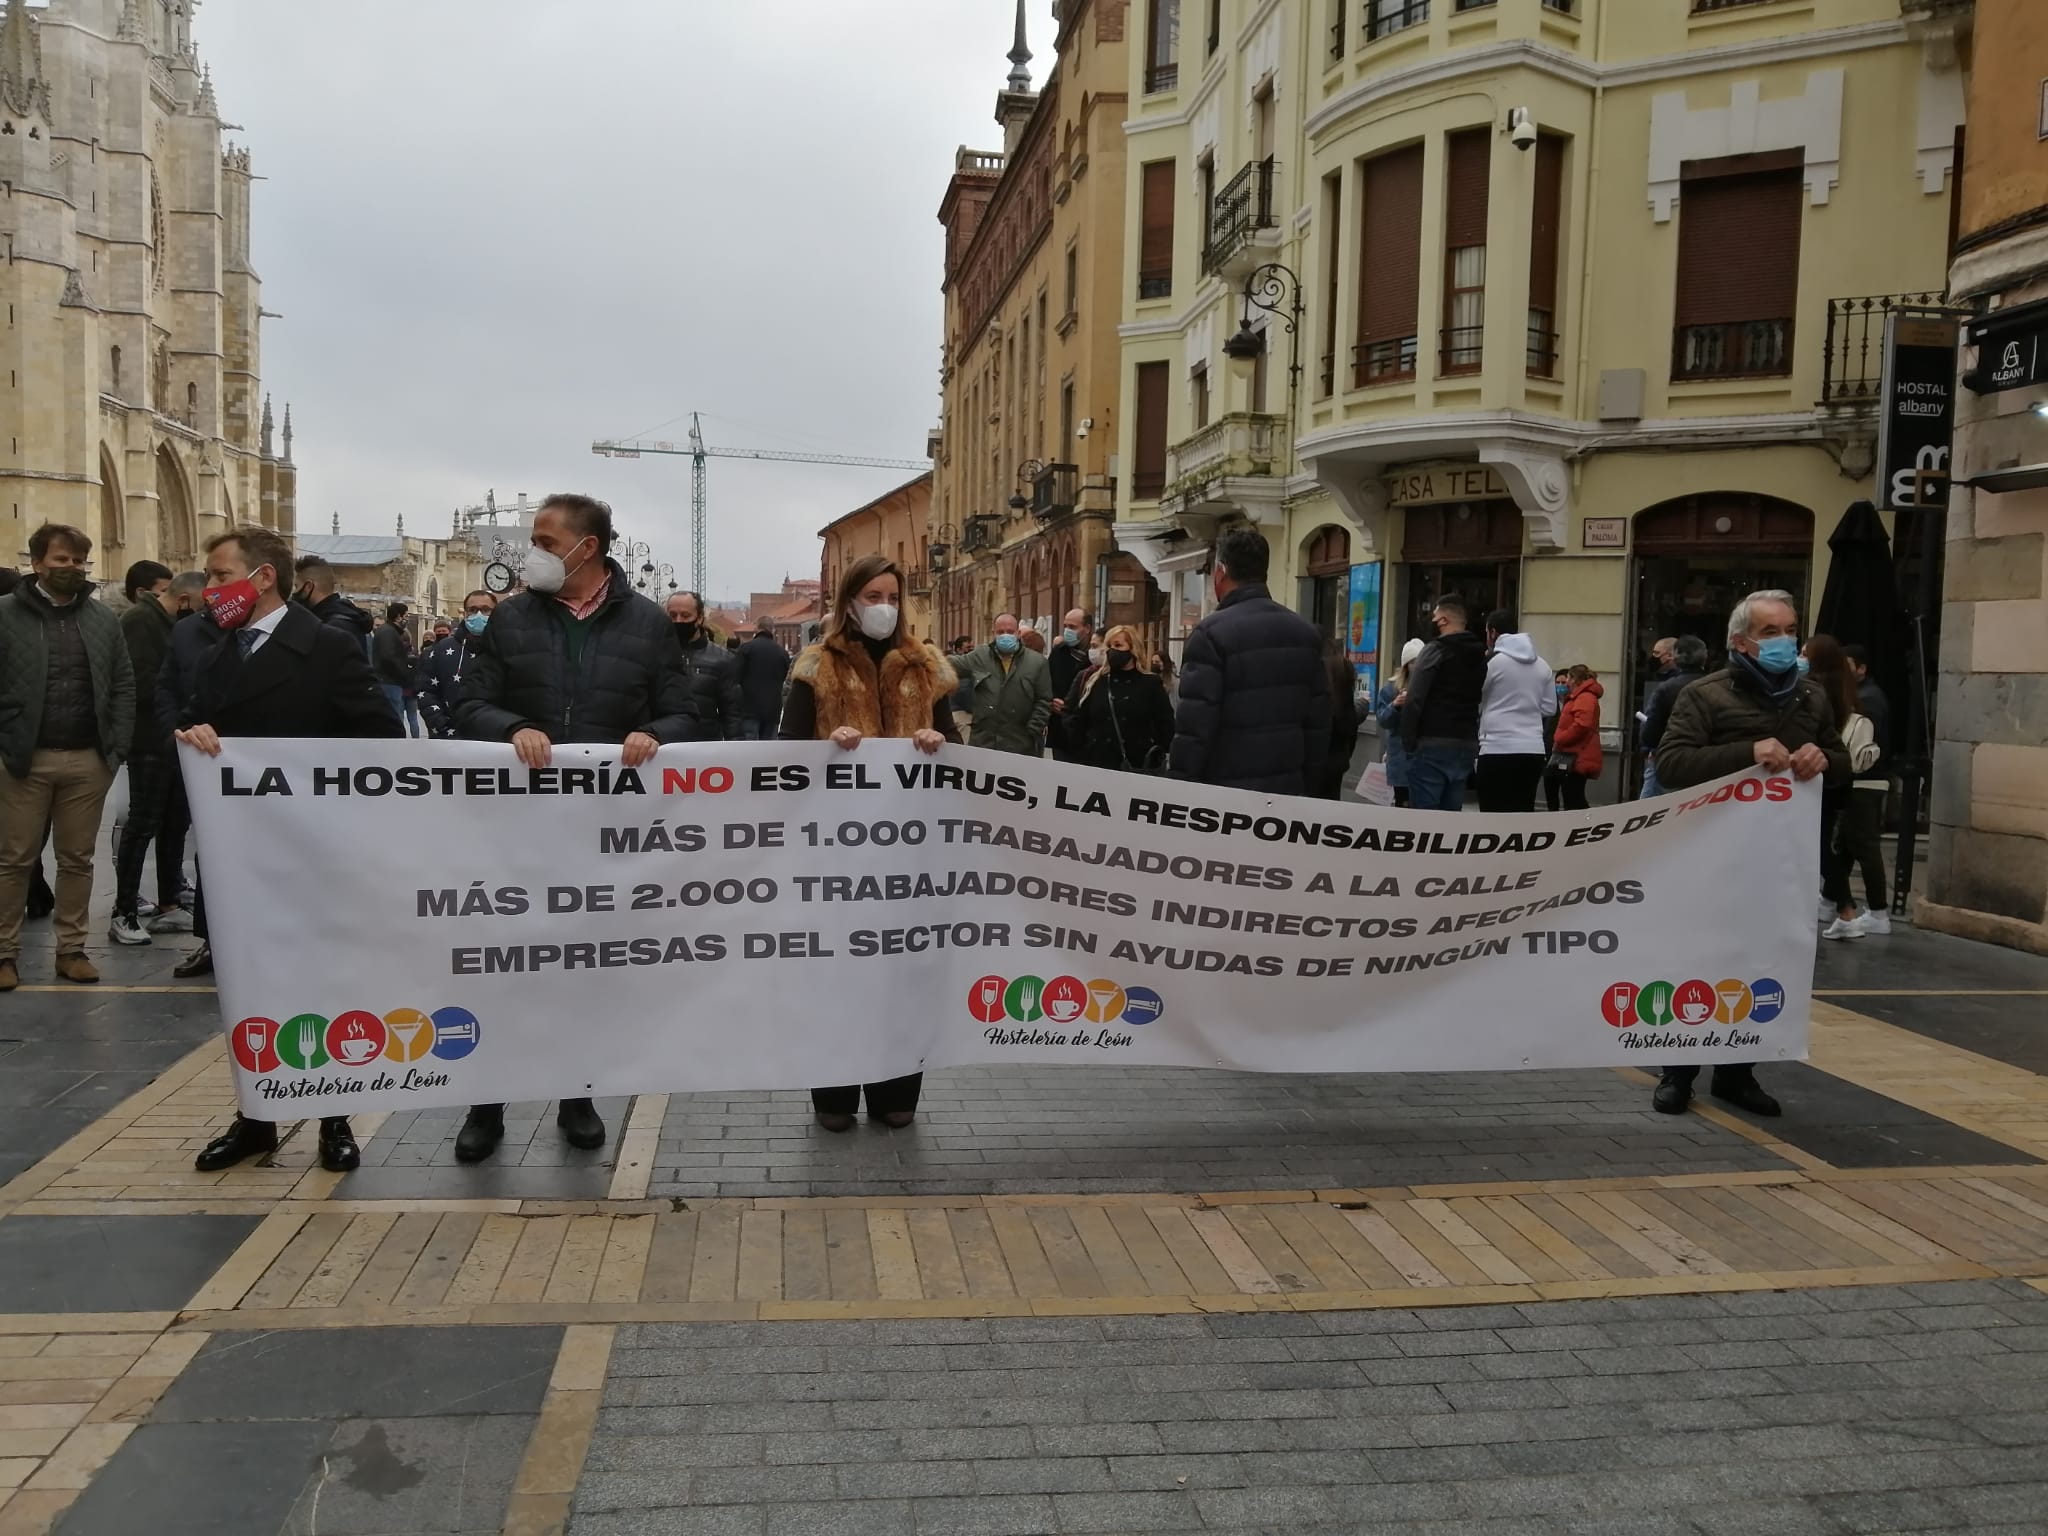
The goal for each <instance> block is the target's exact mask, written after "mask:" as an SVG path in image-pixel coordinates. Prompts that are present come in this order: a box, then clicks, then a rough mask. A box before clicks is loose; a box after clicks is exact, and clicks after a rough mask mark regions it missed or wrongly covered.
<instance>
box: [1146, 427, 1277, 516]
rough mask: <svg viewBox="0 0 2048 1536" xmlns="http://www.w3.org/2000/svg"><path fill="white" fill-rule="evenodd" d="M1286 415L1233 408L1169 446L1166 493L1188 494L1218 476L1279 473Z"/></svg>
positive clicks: (1169, 494) (1172, 494)
mask: <svg viewBox="0 0 2048 1536" xmlns="http://www.w3.org/2000/svg"><path fill="white" fill-rule="evenodd" d="M1285 420H1286V418H1285V417H1281V416H1271V415H1267V414H1265V413H1263V412H1255V411H1234V412H1232V413H1231V414H1230V415H1228V416H1223V417H1219V418H1218V419H1217V420H1215V421H1212V422H1210V423H1209V425H1208V426H1206V427H1204V428H1202V430H1201V431H1199V432H1196V433H1194V434H1193V435H1192V436H1189V437H1184V438H1182V439H1181V440H1180V441H1179V442H1177V443H1175V444H1174V445H1173V446H1172V447H1170V448H1168V449H1167V450H1166V495H1167V496H1174V497H1179V496H1188V495H1190V494H1192V493H1194V492H1196V491H1199V490H1200V489H1201V488H1202V487H1203V486H1205V485H1208V484H1209V483H1210V482H1212V481H1215V480H1222V479H1226V478H1229V477H1233V476H1240V475H1271V474H1274V473H1277V472H1278V470H1279V469H1280V465H1279V464H1278V463H1277V462H1276V459H1277V455H1278V453H1279V451H1280V445H1281V431H1282V426H1283V423H1284V422H1285Z"/></svg>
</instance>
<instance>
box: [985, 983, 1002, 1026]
mask: <svg viewBox="0 0 2048 1536" xmlns="http://www.w3.org/2000/svg"><path fill="white" fill-rule="evenodd" d="M1002 996H1003V985H1002V983H1001V982H999V981H997V980H996V979H995V978H994V977H993V976H991V977H990V978H989V979H988V980H986V981H984V982H983V983H982V984H981V1011H982V1012H983V1013H985V1014H987V1015H988V1016H989V1017H990V1018H996V1017H999V1016H1000V1014H1001V1011H1002Z"/></svg>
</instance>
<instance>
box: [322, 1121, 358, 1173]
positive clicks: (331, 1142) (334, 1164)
mask: <svg viewBox="0 0 2048 1536" xmlns="http://www.w3.org/2000/svg"><path fill="white" fill-rule="evenodd" d="M362 1160H363V1154H362V1152H361V1151H360V1150H358V1148H357V1147H356V1133H355V1132H354V1131H353V1130H351V1129H350V1128H349V1123H348V1119H347V1117H346V1116H344V1115H330V1116H329V1117H328V1118H327V1119H325V1120H322V1121H321V1122H320V1166H321V1167H322V1168H325V1169H326V1170H327V1171H328V1172H329V1173H348V1172H349V1171H351V1170H352V1169H354V1168H355V1167H356V1166H357V1165H359V1164H360V1163H361V1162H362Z"/></svg>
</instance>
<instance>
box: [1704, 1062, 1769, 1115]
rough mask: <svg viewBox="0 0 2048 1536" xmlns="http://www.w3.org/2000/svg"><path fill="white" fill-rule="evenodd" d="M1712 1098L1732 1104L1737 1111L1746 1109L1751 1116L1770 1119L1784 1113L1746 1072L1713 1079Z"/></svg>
mask: <svg viewBox="0 0 2048 1536" xmlns="http://www.w3.org/2000/svg"><path fill="white" fill-rule="evenodd" d="M1713 1093H1714V1097H1715V1098H1717V1099H1719V1100H1720V1101H1721V1102H1722V1103H1724V1104H1733V1105H1734V1106H1735V1107H1736V1108H1737V1109H1746V1110H1748V1111H1749V1112H1750V1113H1751V1114H1752V1115H1762V1116H1763V1117H1764V1118H1765V1119H1767V1120H1768V1119H1771V1118H1774V1117H1775V1116H1778V1115H1782V1114H1783V1113H1784V1112H1785V1111H1784V1109H1783V1108H1782V1107H1780V1105H1779V1103H1778V1101H1777V1100H1776V1099H1774V1098H1772V1097H1771V1096H1770V1095H1769V1094H1768V1093H1765V1092H1764V1090H1763V1088H1762V1086H1761V1085H1760V1084H1759V1083H1758V1082H1757V1080H1756V1079H1755V1078H1754V1077H1752V1076H1750V1075H1749V1074H1748V1073H1747V1072H1745V1073H1743V1074H1742V1076H1740V1077H1725V1078H1724V1077H1722V1076H1720V1075H1719V1074H1718V1073H1717V1074H1715V1077H1714V1087H1713Z"/></svg>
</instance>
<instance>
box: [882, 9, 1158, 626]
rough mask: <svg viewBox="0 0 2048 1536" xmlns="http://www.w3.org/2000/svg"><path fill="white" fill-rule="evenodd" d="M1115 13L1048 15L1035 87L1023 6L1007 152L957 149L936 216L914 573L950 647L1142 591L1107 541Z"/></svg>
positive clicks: (1116, 129) (1119, 165)
mask: <svg viewBox="0 0 2048 1536" xmlns="http://www.w3.org/2000/svg"><path fill="white" fill-rule="evenodd" d="M1126 8H1127V0H1065V3H1063V4H1061V5H1059V6H1057V7H1055V10H1054V15H1055V21H1056V25H1057V27H1058V29H1059V30H1058V36H1057V39H1056V44H1055V47H1056V54H1057V57H1056V59H1055V62H1054V64H1053V68H1052V71H1051V73H1050V74H1049V75H1048V77H1047V79H1046V82H1045V85H1044V87H1043V89H1041V90H1039V91H1036V92H1034V91H1032V90H1031V89H1030V76H1029V74H1028V72H1027V70H1026V67H1025V66H1026V64H1027V62H1028V61H1029V59H1030V57H1031V55H1030V53H1029V52H1028V51H1027V49H1026V46H1025V40H1024V19H1025V18H1024V9H1023V6H1022V4H1021V0H1020V4H1019V7H1018V12H1017V33H1016V43H1015V46H1014V47H1013V49H1012V51H1011V54H1010V59H1011V62H1012V64H1013V65H1014V66H1015V67H1014V68H1013V69H1012V70H1011V73H1010V77H1009V81H1008V84H1007V88H1006V89H1004V90H1003V91H1001V92H1000V93H998V95H997V98H996V121H997V122H998V123H999V124H1000V125H1001V126H1002V128H1003V135H1004V146H1003V149H1002V150H1001V151H985V150H970V149H966V148H962V149H961V150H960V151H959V153H958V155H957V156H956V157H955V160H954V170H953V176H952V179H951V181H950V182H949V183H948V185H947V188H946V195H945V199H944V201H943V202H942V203H941V205H940V208H939V219H940V222H941V223H942V224H944V225H945V228H946V273H945V282H944V290H945V344H944V351H943V355H942V358H941V366H940V375H939V379H940V383H939V389H940V397H941V401H942V411H943V415H942V418H941V421H940V425H939V430H938V432H937V433H936V434H935V436H934V443H933V487H932V510H931V529H932V536H931V547H930V549H929V550H928V551H927V553H926V555H925V556H921V557H919V558H917V559H916V560H915V561H914V562H913V563H914V564H916V565H919V566H928V567H929V575H928V578H927V579H928V581H929V584H930V586H931V589H932V594H933V596H932V605H933V610H934V613H933V617H932V620H931V623H932V625H933V626H934V627H935V631H936V632H937V633H938V634H940V635H942V636H945V637H947V638H950V637H952V636H954V635H960V634H967V635H973V636H974V637H975V638H977V639H985V638H986V637H987V636H988V634H989V632H990V629H991V626H992V624H993V622H994V619H995V616H996V614H997V613H999V612H1002V611H1003V610H1005V609H1008V610H1012V611H1014V612H1016V613H1017V614H1018V615H1019V617H1020V618H1021V619H1022V620H1023V621H1024V622H1025V623H1026V624H1032V625H1036V626H1037V627H1038V628H1040V629H1041V630H1044V629H1047V628H1048V627H1052V628H1056V627H1057V625H1058V621H1059V618H1060V615H1061V614H1063V613H1065V612H1066V611H1067V610H1068V609H1069V608H1074V607H1082V608H1095V607H1098V606H1101V605H1102V604H1103V603H1104V601H1105V598H1106V595H1107V594H1108V593H1109V591H1110V590H1111V589H1112V588H1118V589H1119V590H1131V591H1136V590H1137V586H1136V570H1137V568H1136V562H1135V561H1132V560H1131V558H1130V557H1129V556H1128V555H1118V554H1117V553H1116V552H1115V551H1114V549H1113V547H1112V544H1111V540H1110V519H1111V516H1112V513H1113V509H1114V504H1115V496H1116V478H1115V477H1116V467H1115V465H1116V438H1115V431H1116V428H1115V423H1116V420H1117V415H1118V409H1119V402H1118V398H1117V368H1118V357H1117V336H1116V317H1117V313H1118V310H1117V288H1118V284H1119V282H1120V273H1121V271H1122V267H1123V253H1124V239H1123V205H1124V124H1123V117H1124V111H1125V107H1126V104H1127V102H1128V99H1129V98H1128V93H1127V91H1126V89H1125V75H1126V52H1127V50H1126V47H1125V43H1124V16H1125V11H1126ZM1123 565H1128V566H1129V567H1130V570H1129V572H1127V573H1123V574H1119V568H1120V566H1123ZM1125 617H1127V618H1135V617H1138V615H1125Z"/></svg>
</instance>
